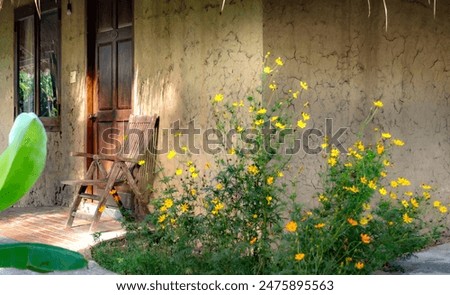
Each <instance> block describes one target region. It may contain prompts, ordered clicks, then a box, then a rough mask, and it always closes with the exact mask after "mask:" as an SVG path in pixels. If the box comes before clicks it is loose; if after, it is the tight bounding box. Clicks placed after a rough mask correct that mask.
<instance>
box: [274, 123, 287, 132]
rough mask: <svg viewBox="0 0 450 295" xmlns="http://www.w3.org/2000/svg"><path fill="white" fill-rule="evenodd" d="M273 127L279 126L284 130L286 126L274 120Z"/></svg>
mask: <svg viewBox="0 0 450 295" xmlns="http://www.w3.org/2000/svg"><path fill="white" fill-rule="evenodd" d="M275 127H277V128H280V129H281V130H284V129H285V128H286V125H283V124H281V123H280V122H276V123H275Z"/></svg>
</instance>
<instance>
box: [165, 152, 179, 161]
mask: <svg viewBox="0 0 450 295" xmlns="http://www.w3.org/2000/svg"><path fill="white" fill-rule="evenodd" d="M176 155H177V152H176V151H175V150H170V151H169V153H168V154H167V159H169V160H172V159H173V158H174V157H175V156H176Z"/></svg>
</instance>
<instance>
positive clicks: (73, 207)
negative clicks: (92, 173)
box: [66, 185, 87, 228]
mask: <svg viewBox="0 0 450 295" xmlns="http://www.w3.org/2000/svg"><path fill="white" fill-rule="evenodd" d="M86 188H87V186H86V185H81V186H79V188H78V189H76V190H75V191H76V192H77V193H76V196H75V199H74V200H73V202H72V205H71V206H70V210H69V218H67V223H66V228H70V227H72V224H73V221H74V219H75V215H76V214H77V210H78V206H80V203H81V199H82V198H81V194H82V193H84V192H85V191H86Z"/></svg>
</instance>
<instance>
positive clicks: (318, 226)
mask: <svg viewBox="0 0 450 295" xmlns="http://www.w3.org/2000/svg"><path fill="white" fill-rule="evenodd" d="M324 226H325V223H318V224H316V225H314V227H315V228H322V227H324Z"/></svg>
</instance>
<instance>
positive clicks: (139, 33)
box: [134, 0, 262, 169]
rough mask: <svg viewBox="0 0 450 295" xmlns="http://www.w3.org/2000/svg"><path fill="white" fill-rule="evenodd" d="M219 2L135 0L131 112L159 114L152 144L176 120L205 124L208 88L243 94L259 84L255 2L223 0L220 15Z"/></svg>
mask: <svg viewBox="0 0 450 295" xmlns="http://www.w3.org/2000/svg"><path fill="white" fill-rule="evenodd" d="M219 2H220V1H194V0H190V1H135V10H134V11H135V24H134V26H135V27H134V30H135V98H134V102H135V104H134V112H135V113H143V114H151V113H158V114H159V115H160V116H161V132H160V135H161V138H160V144H159V146H160V147H163V148H164V147H165V146H167V144H166V141H165V138H167V136H165V134H163V132H164V130H163V129H164V128H168V127H170V126H171V124H172V123H173V122H174V121H176V120H180V121H181V126H186V124H187V122H189V121H191V120H194V121H195V124H196V126H199V127H205V126H206V123H207V122H208V120H211V117H210V110H211V107H210V102H211V99H212V97H214V95H215V94H217V93H223V94H224V95H225V97H227V98H229V99H235V100H237V99H243V98H245V97H246V95H248V93H249V91H250V90H252V89H254V88H255V86H256V85H258V83H259V82H258V79H259V76H260V75H259V71H260V65H261V63H262V55H261V52H262V25H261V24H262V3H261V1H258V0H250V1H248V0H236V1H230V2H229V3H227V5H226V8H225V10H224V12H223V14H222V15H220V14H219V12H220V4H221V3H219ZM210 124H211V123H210ZM171 137H172V138H173V135H172V136H171ZM200 144H201V137H200V136H198V137H196V146H197V147H199V146H200ZM166 151H167V150H166ZM161 159H162V160H163V161H164V160H166V158H165V156H162V157H161ZM204 159H205V158H203V160H204ZM172 163H174V161H171V162H166V163H165V164H166V167H168V168H169V169H170V168H173V167H171V165H172Z"/></svg>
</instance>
